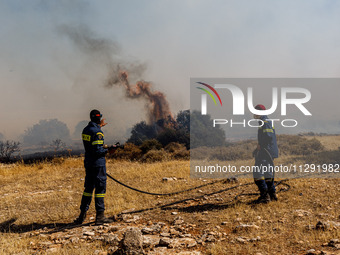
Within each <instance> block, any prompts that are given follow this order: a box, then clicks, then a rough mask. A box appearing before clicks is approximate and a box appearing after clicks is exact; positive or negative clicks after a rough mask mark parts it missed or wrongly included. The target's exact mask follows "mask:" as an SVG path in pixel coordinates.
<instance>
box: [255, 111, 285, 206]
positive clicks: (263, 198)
mask: <svg viewBox="0 0 340 255" xmlns="http://www.w3.org/2000/svg"><path fill="white" fill-rule="evenodd" d="M255 109H257V110H265V109H266V108H265V107H264V106H263V105H261V104H259V105H256V106H255ZM254 118H255V119H259V125H262V124H263V125H262V126H261V127H259V129H258V133H257V139H258V145H257V148H256V150H255V151H254V156H255V167H256V168H255V169H254V171H253V177H254V181H255V184H256V185H257V187H258V189H259V191H260V197H259V198H258V199H257V200H256V202H257V203H268V202H270V201H271V200H277V195H276V189H275V184H274V174H275V171H274V170H273V168H274V158H277V157H278V154H279V151H278V147H277V142H276V134H275V128H274V125H273V123H272V121H270V120H268V117H267V116H266V115H254ZM263 166H264V167H263Z"/></svg>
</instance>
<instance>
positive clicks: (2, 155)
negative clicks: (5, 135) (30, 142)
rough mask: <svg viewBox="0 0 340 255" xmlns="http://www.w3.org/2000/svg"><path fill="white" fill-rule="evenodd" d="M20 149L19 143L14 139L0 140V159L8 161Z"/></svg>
mask: <svg viewBox="0 0 340 255" xmlns="http://www.w3.org/2000/svg"><path fill="white" fill-rule="evenodd" d="M19 151H20V143H19V142H15V141H9V140H7V141H6V142H3V141H0V161H5V162H8V161H9V160H10V159H11V156H12V155H13V153H15V152H19Z"/></svg>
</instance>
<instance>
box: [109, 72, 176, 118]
mask: <svg viewBox="0 0 340 255" xmlns="http://www.w3.org/2000/svg"><path fill="white" fill-rule="evenodd" d="M105 86H106V87H108V88H111V87H113V86H122V87H124V89H125V92H126V93H125V95H126V97H127V98H131V99H137V98H144V99H145V100H146V109H147V112H148V124H153V123H156V122H157V121H159V120H162V119H166V118H169V117H170V118H172V115H171V112H170V107H169V103H168V101H167V99H166V97H165V95H164V94H163V93H162V92H160V91H153V90H152V85H151V83H150V82H146V81H137V83H136V84H133V85H131V84H130V82H129V79H128V72H127V71H118V74H117V71H116V70H114V71H112V72H111V75H110V76H109V79H108V80H107V83H106V85H105Z"/></svg>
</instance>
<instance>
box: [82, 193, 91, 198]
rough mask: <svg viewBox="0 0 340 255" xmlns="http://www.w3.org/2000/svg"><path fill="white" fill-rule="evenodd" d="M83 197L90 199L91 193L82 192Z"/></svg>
mask: <svg viewBox="0 0 340 255" xmlns="http://www.w3.org/2000/svg"><path fill="white" fill-rule="evenodd" d="M83 196H85V197H92V193H87V192H84V193H83Z"/></svg>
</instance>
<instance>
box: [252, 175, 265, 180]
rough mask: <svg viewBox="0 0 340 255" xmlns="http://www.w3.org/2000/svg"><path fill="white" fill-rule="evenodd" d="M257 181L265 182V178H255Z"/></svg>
mask: <svg viewBox="0 0 340 255" xmlns="http://www.w3.org/2000/svg"><path fill="white" fill-rule="evenodd" d="M254 180H255V181H261V180H264V176H262V177H260V178H254Z"/></svg>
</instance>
